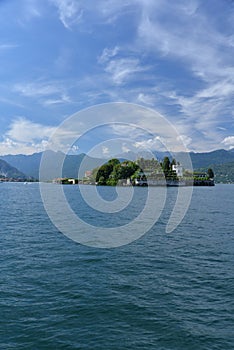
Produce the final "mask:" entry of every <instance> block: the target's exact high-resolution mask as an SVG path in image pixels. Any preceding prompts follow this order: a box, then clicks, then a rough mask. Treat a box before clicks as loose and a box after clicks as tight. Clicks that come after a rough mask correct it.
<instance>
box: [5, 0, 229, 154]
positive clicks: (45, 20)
mask: <svg viewBox="0 0 234 350" xmlns="http://www.w3.org/2000/svg"><path fill="white" fill-rule="evenodd" d="M0 29H1V30H0V33H1V34H0V60H1V65H0V72H1V81H0V106H1V108H0V155H1V154H18V153H24V154H31V153H34V152H38V151H41V150H43V149H44V147H45V146H46V145H47V142H48V138H49V137H50V135H51V133H52V132H53V131H54V130H55V128H56V126H58V125H59V124H60V123H62V122H63V121H64V120H65V119H66V118H67V117H68V116H69V115H72V114H74V113H76V112H77V111H80V110H83V109H84V108H88V107H91V106H93V105H96V104H100V103H108V102H128V103H135V104H140V105H142V106H145V107H149V108H152V109H153V110H155V111H157V112H159V113H160V114H162V115H163V116H164V117H165V118H166V119H167V120H168V121H170V122H171V123H172V124H173V125H174V126H175V127H176V128H177V130H178V133H179V134H180V135H181V138H182V139H183V141H184V143H185V145H186V146H187V148H188V149H189V150H192V151H197V152H201V151H211V150H214V149H220V148H225V149H230V148H232V147H234V110H233V106H234V64H233V63H234V59H233V57H234V2H233V1H232V0H205V1H204V0H200V1H199V0H178V1H171V0H131V1H130V0H129V1H128V0H126V1H119V0H96V1H90V0H85V1H82V0H21V1H16V0H5V1H4V0H1V1H0ZM112 132H113V134H114V129H113V130H112ZM98 133H100V130H99V129H97V133H96V136H95V132H92V139H95V137H97V139H98V138H99V136H100V135H99V134H98ZM87 140H88V138H87ZM83 141H84V140H83ZM146 141H148V140H146ZM141 142H142V141H141ZM148 143H149V142H148ZM152 144H153V143H152ZM82 145H84V142H83V143H82ZM155 147H156V146H155ZM103 149H104V151H105V152H106V148H103ZM79 151H80V152H81V151H85V147H83V148H81V149H79Z"/></svg>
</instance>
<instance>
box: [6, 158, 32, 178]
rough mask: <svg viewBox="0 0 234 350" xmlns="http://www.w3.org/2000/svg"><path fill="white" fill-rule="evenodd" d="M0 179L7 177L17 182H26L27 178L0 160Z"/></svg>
mask: <svg viewBox="0 0 234 350" xmlns="http://www.w3.org/2000/svg"><path fill="white" fill-rule="evenodd" d="M0 177H4V178H5V177H7V178H12V179H18V180H26V179H27V176H26V175H25V174H24V173H22V172H21V171H19V170H18V169H16V168H15V167H13V166H11V165H10V164H8V163H7V162H6V161H5V160H2V159H0Z"/></svg>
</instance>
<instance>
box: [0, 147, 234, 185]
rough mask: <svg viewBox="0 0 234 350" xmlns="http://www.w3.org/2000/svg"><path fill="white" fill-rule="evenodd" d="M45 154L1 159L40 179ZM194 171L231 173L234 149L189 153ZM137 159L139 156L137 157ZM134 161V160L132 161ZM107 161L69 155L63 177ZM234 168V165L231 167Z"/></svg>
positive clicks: (55, 155)
mask: <svg viewBox="0 0 234 350" xmlns="http://www.w3.org/2000/svg"><path fill="white" fill-rule="evenodd" d="M46 152H50V157H51V159H52V160H56V161H58V162H57V163H59V162H60V161H62V159H63V158H64V154H63V153H62V152H54V151H46ZM184 153H185V152H175V153H174V156H175V158H176V156H178V157H181V155H183V154H184ZM42 154H43V152H39V153H33V154H31V155H24V154H19V155H4V156H0V159H2V160H5V161H6V162H7V163H8V164H9V165H11V166H12V167H15V168H16V169H18V170H19V171H20V172H22V173H23V174H26V175H27V176H28V177H33V178H35V179H39V168H40V162H41V157H42ZM154 155H155V157H156V158H157V159H158V160H162V159H163V158H164V157H165V156H169V157H171V155H170V153H169V152H154ZM189 155H190V157H191V161H192V164H193V168H194V170H196V169H201V168H209V167H215V166H222V165H224V164H226V166H225V169H226V171H229V170H228V169H229V166H228V163H232V162H234V149H231V150H224V149H219V150H215V151H211V152H189ZM130 156H131V157H130ZM129 157H130V158H132V157H134V154H128V153H123V154H121V155H120V157H119V158H121V159H129ZM135 157H137V155H135ZM84 158H85V164H84V166H83V168H82V169H81V171H79V167H80V165H81V164H82V161H83V160H84ZM131 160H132V159H131ZM105 161H107V159H106V160H105V159H100V158H92V157H89V156H87V155H85V154H84V153H81V154H78V155H67V156H66V157H65V161H64V165H63V171H62V176H64V177H65V176H66V177H73V178H77V177H78V171H79V173H80V176H84V174H85V171H87V170H92V169H93V168H95V167H97V166H100V165H102V164H103V163H104V162H105ZM230 166H231V167H232V164H231V165H230ZM56 177H58V169H53V168H51V169H50V170H48V180H51V179H53V178H56Z"/></svg>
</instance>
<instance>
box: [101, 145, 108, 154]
mask: <svg viewBox="0 0 234 350" xmlns="http://www.w3.org/2000/svg"><path fill="white" fill-rule="evenodd" d="M102 154H103V155H104V156H108V155H109V154H110V150H109V148H108V147H107V146H102Z"/></svg>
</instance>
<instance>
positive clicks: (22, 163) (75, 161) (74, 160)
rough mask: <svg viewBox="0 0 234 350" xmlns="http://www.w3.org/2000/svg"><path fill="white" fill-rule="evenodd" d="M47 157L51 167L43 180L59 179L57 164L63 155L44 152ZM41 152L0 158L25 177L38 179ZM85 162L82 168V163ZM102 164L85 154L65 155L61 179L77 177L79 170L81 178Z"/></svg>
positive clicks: (99, 160)
mask: <svg viewBox="0 0 234 350" xmlns="http://www.w3.org/2000/svg"><path fill="white" fill-rule="evenodd" d="M46 152H47V157H49V159H51V167H49V168H48V169H47V174H46V175H47V178H45V179H44V180H52V179H54V178H57V177H59V169H58V166H57V165H58V164H61V162H62V160H63V158H64V154H63V153H62V152H53V151H46ZM41 157H42V152H40V153H34V154H32V155H23V154H18V155H6V156H2V157H1V158H2V159H4V160H5V161H7V162H8V163H9V164H11V165H12V166H14V167H16V168H17V169H19V170H20V171H22V172H24V173H25V174H26V175H27V176H30V177H33V178H35V179H39V169H40V162H41ZM84 159H85V162H84V164H83V166H82V167H80V166H81V164H82V161H84ZM101 164H103V160H102V159H98V158H92V157H88V156H86V155H85V154H83V153H82V154H79V155H67V156H66V157H65V161H64V164H63V170H62V176H63V177H72V178H77V177H78V171H79V169H80V168H81V169H80V177H83V176H84V174H85V171H87V170H92V169H93V168H95V167H97V166H100V165H101Z"/></svg>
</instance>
